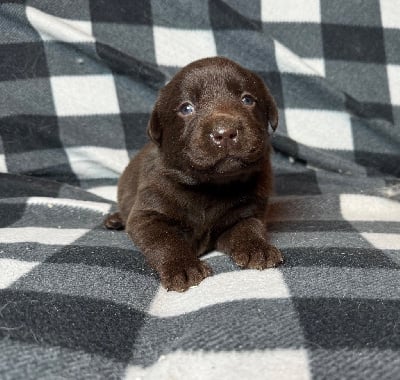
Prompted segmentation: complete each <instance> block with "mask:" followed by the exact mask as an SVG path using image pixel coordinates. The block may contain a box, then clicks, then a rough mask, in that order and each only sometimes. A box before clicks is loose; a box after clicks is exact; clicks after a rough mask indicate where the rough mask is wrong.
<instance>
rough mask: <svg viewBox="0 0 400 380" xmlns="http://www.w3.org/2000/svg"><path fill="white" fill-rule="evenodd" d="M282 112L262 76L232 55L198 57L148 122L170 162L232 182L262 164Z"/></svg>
mask: <svg viewBox="0 0 400 380" xmlns="http://www.w3.org/2000/svg"><path fill="white" fill-rule="evenodd" d="M277 125H278V111H277V108H276V105H275V102H274V99H273V98H272V96H271V94H270V93H269V91H268V90H267V88H266V87H265V85H264V83H263V81H262V80H261V79H260V78H259V77H258V76H257V75H255V74H254V73H252V72H250V71H248V70H246V69H245V68H243V67H241V66H239V65H238V64H236V63H234V62H232V61H230V60H229V59H227V58H222V57H214V58H205V59H201V60H199V61H195V62H193V63H191V64H189V65H188V66H186V67H184V68H183V69H182V70H181V71H179V72H178V73H177V74H176V75H175V76H174V78H173V79H172V80H171V81H170V82H169V83H168V84H167V85H166V86H165V87H164V88H163V89H162V90H161V91H160V94H159V97H158V100H157V102H156V105H155V107H154V110H153V113H152V115H151V119H150V122H149V125H148V134H149V136H150V138H151V139H152V140H153V141H154V142H155V143H156V144H157V145H158V146H159V147H160V152H161V154H162V157H163V160H164V161H165V163H166V166H167V167H168V168H171V169H175V170H178V171H180V172H182V173H183V174H185V175H186V176H187V177H188V178H192V179H193V180H195V181H200V182H201V181H214V182H227V181H230V180H236V179H240V178H241V177H243V176H244V175H245V174H246V175H247V174H249V173H252V172H255V171H257V170H259V169H260V168H261V164H262V162H263V161H264V160H265V158H266V156H267V155H268V153H269V144H268V129H269V127H271V128H272V129H273V130H275V129H276V127H277Z"/></svg>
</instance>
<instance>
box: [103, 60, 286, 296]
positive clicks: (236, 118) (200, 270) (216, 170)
mask: <svg viewBox="0 0 400 380" xmlns="http://www.w3.org/2000/svg"><path fill="white" fill-rule="evenodd" d="M249 96H251V97H250V100H249ZM251 99H254V100H255V101H254V103H252V101H251ZM187 102H190V106H189V108H190V107H192V106H193V107H194V112H192V113H190V112H189V113H186V112H187V109H186V108H187V106H184V107H183V108H182V107H181V105H182V104H184V105H185V104H186V103H187ZM180 107H181V108H180ZM191 110H192V109H191V108H190V109H189V111H191ZM268 124H269V125H270V126H271V127H272V128H273V129H275V128H276V127H277V124H278V112H277V108H276V105H275V102H274V100H273V98H272V96H271V95H270V93H269V92H268V90H267V89H266V87H265V85H264V84H263V82H262V80H261V79H260V78H259V77H258V76H256V75H255V74H253V73H251V72H250V71H248V70H246V69H245V68H243V67H241V66H239V65H237V64H236V63H234V62H232V61H230V60H228V59H226V58H221V57H215V58H206V59H202V60H199V61H196V62H193V63H191V64H190V65H188V66H186V67H185V68H183V69H182V70H181V71H179V72H178V73H177V74H176V75H175V77H174V78H173V79H172V80H171V82H169V83H168V84H167V85H166V86H165V87H164V88H163V89H162V90H161V91H160V94H159V97H158V100H157V102H156V104H155V107H154V110H153V113H152V115H151V118H150V121H149V125H148V134H149V136H150V138H151V141H150V142H149V143H147V144H146V145H145V146H144V148H143V149H142V150H141V151H140V152H139V153H138V154H137V155H136V156H135V157H134V158H133V159H132V160H131V162H130V163H129V165H128V166H127V168H126V169H125V171H124V173H123V174H122V176H121V178H120V180H119V184H118V206H119V212H117V213H115V214H112V215H110V216H109V217H108V218H107V219H106V220H105V225H106V227H108V228H111V229H122V228H124V227H125V229H126V231H127V233H128V234H129V236H130V237H131V239H132V240H133V241H134V242H135V244H136V245H137V246H138V248H139V249H140V250H141V251H142V252H143V254H144V255H145V257H146V260H147V262H148V263H149V265H150V266H151V267H152V268H154V269H155V270H156V271H157V272H158V273H159V275H160V278H161V283H162V285H163V286H164V287H165V288H167V289H168V290H176V291H184V290H186V289H188V288H189V287H191V286H194V285H197V284H199V283H200V281H202V280H203V279H204V278H205V277H207V276H209V275H211V269H210V267H209V266H208V265H207V264H206V263H205V262H203V261H200V259H199V256H200V255H202V254H203V253H205V252H207V251H209V250H212V249H217V250H220V251H223V252H225V253H226V254H228V255H230V256H231V257H232V259H233V260H234V261H235V262H236V263H237V264H238V265H239V266H241V267H244V268H256V269H265V268H270V267H274V266H276V265H278V264H280V263H281V262H282V261H283V260H282V256H281V253H280V252H279V250H278V249H277V248H275V247H274V246H272V245H270V244H269V243H268V240H267V237H266V228H265V214H266V207H267V200H268V195H269V193H270V191H271V188H272V179H273V175H272V170H271V164H270V158H269V154H270V144H269V136H268Z"/></svg>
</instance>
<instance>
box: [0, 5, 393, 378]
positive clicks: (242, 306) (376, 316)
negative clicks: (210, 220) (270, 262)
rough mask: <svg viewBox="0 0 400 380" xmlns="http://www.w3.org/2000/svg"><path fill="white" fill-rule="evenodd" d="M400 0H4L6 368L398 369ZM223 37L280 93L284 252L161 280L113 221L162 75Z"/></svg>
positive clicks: (117, 373) (301, 374) (24, 371)
mask: <svg viewBox="0 0 400 380" xmlns="http://www.w3.org/2000/svg"><path fill="white" fill-rule="evenodd" d="M399 41H400V6H399V4H398V3H397V2H395V1H391V0H381V1H378V0H367V1H363V2H359V1H356V0H350V1H347V0H340V1H328V0H320V1H318V0H301V1H296V0H280V1H271V0H260V1H246V2H245V1H237V0H211V1H203V0H201V1H193V2H189V1H162V0H151V1H150V0H146V1H143V2H137V1H129V0H113V1H107V0H102V1H100V0H99V1H95V0H90V1H89V0H75V1H67V0H58V1H43V0H31V1H27V2H24V1H10V2H2V3H1V5H0V98H1V101H0V195H1V197H0V227H1V228H0V378H1V379H113V378H124V379H132V380H133V379H241V380H242V379H254V380H256V379H285V380H288V379H379V380H383V379H390V380H393V379H400V203H399V201H400V44H399ZM214 55H223V56H227V57H228V58H231V59H233V60H235V61H237V62H238V63H240V64H242V65H244V66H246V67H247V68H249V69H251V70H253V71H255V72H257V73H258V74H259V75H261V76H262V77H263V79H264V80H265V82H266V83H267V85H268V86H269V88H270V89H271V92H272V93H273V94H274V96H275V98H276V100H277V104H278V106H279V110H280V125H279V127H278V130H277V132H276V134H275V137H274V138H273V145H274V149H275V153H274V155H273V165H274V168H275V173H276V194H277V196H276V197H274V198H273V200H272V202H271V209H270V215H269V219H268V220H269V225H268V228H269V230H270V234H271V237H272V241H273V242H274V243H275V244H276V245H277V246H278V247H279V248H280V249H281V250H282V252H283V253H284V255H285V257H286V263H285V265H284V266H282V267H280V268H278V269H269V270H265V271H255V270H239V269H238V268H237V267H236V266H235V265H234V264H233V263H232V261H231V260H230V259H229V258H228V257H227V256H225V255H222V254H220V253H218V252H212V253H210V254H208V255H207V256H205V257H204V260H207V262H209V264H210V265H211V267H212V268H213V271H214V276H213V277H210V278H207V279H206V280H204V281H203V282H202V283H201V284H200V285H199V286H198V287H196V288H192V289H190V290H189V291H187V292H185V293H182V294H181V293H176V292H166V291H165V290H164V289H163V288H161V287H160V284H159V279H158V277H157V275H156V274H155V273H154V272H153V271H152V270H150V269H149V267H148V266H147V265H146V263H145V262H144V259H143V257H142V255H141V254H140V252H138V251H137V250H136V249H135V247H134V245H133V244H132V242H131V241H130V240H129V239H128V238H127V236H126V234H125V233H124V232H113V231H108V230H105V229H104V228H103V227H102V219H103V218H104V216H105V214H107V213H108V212H109V211H110V210H112V209H114V208H115V192H116V181H117V179H118V176H119V175H120V173H121V171H122V169H123V168H124V167H125V165H126V164H127V162H128V159H129V157H130V156H132V155H133V154H134V153H135V152H137V150H138V149H139V148H140V147H141V146H142V145H143V144H144V142H145V141H146V139H147V138H146V134H145V128H146V124H147V120H148V117H149V113H150V112H151V109H152V106H153V104H154V101H155V98H156V95H157V91H158V89H159V88H160V87H162V86H163V84H164V83H165V82H166V81H168V80H169V79H170V78H171V76H172V75H173V74H174V73H175V72H176V71H177V70H178V69H179V68H180V67H182V66H184V65H185V64H187V63H189V62H191V61H193V60H195V59H197V58H201V57H205V56H214Z"/></svg>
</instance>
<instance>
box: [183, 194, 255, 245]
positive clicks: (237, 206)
mask: <svg viewBox="0 0 400 380" xmlns="http://www.w3.org/2000/svg"><path fill="white" fill-rule="evenodd" d="M254 208H255V206H254V205H253V204H252V202H251V199H250V197H248V196H241V197H235V198H232V197H228V198H223V197H218V196H213V195H209V194H207V195H203V196H200V197H196V199H195V200H189V201H188V202H187V203H186V207H185V225H186V228H187V229H189V230H191V231H192V233H193V235H194V236H195V237H198V238H199V237H201V236H202V235H207V234H211V233H213V232H217V231H219V230H224V229H226V228H228V227H229V226H231V225H233V224H235V223H236V222H237V221H239V220H240V219H243V218H245V217H249V216H251V215H252V214H253V212H254Z"/></svg>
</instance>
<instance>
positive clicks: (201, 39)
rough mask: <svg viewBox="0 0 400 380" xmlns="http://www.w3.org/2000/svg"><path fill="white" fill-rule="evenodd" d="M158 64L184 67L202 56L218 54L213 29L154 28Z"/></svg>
mask: <svg viewBox="0 0 400 380" xmlns="http://www.w3.org/2000/svg"><path fill="white" fill-rule="evenodd" d="M153 33H154V45H155V50H156V60H157V64H159V65H162V66H176V67H182V66H185V65H187V64H189V63H190V62H192V61H195V60H197V59H200V58H205V57H213V56H216V55H217V48H216V45H215V40H214V34H213V32H212V31H211V30H187V29H173V28H165V27H161V26H155V27H154V28H153Z"/></svg>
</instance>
